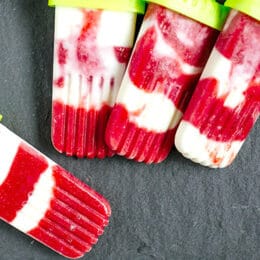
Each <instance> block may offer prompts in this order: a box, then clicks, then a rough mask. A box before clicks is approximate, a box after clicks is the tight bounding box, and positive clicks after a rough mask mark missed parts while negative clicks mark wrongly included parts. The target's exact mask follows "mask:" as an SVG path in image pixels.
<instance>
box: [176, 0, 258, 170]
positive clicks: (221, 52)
mask: <svg viewBox="0 0 260 260" xmlns="http://www.w3.org/2000/svg"><path fill="white" fill-rule="evenodd" d="M226 5H228V6H230V7H232V8H233V10H232V11H231V12H230V15H229V17H228V19H227V21H226V24H225V27H224V29H223V31H222V32H221V34H220V35H219V38H218V40H217V42H216V45H215V47H214V49H213V51H212V54H211V55H210V58H209V60H208V63H207V65H206V67H205V69H204V71H203V74H202V76H201V78H200V81H199V82H198V85H197V87H196V90H195V92H194V95H193V96H192V99H191V102H190V104H189V106H188V108H187V110H186V112H185V114H184V117H183V120H182V122H181V123H180V126H179V128H178V130H177V134H176V138H175V143H176V147H177V149H178V150H179V151H180V152H181V153H182V154H183V155H184V156H186V157H187V158H190V159H191V160H193V161H195V162H198V163H200V164H202V165H205V166H209V167H215V168H216V167H220V168H222V167H226V166H228V165H230V164H231V163H232V162H233V161H234V159H235V157H236V156H237V154H238V152H239V150H240V148H241V146H242V144H243V143H244V141H245V140H246V137H247V136H248V134H249V132H250V130H251V129H252V127H253V125H254V123H255V122H256V120H257V118H258V117H259V113H260V22H259V20H260V5H259V1H241V0H240V1H226Z"/></svg>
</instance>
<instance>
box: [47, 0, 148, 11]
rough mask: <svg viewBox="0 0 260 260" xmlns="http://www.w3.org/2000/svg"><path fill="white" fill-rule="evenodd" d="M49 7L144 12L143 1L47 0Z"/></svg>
mask: <svg viewBox="0 0 260 260" xmlns="http://www.w3.org/2000/svg"><path fill="white" fill-rule="evenodd" d="M49 6H52V7H53V6H66V7H82V8H90V9H92V8H94V9H107V10H114V11H124V12H133V13H141V14H143V13H144V11H145V1H144V0H49Z"/></svg>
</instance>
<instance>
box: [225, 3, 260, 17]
mask: <svg viewBox="0 0 260 260" xmlns="http://www.w3.org/2000/svg"><path fill="white" fill-rule="evenodd" d="M225 5H226V6H228V7H231V8H233V9H236V10H238V11H241V12H242V13H246V14H247V15H249V16H251V17H253V18H255V19H256V20H258V21H260V1H259V0H235V1H234V0H227V1H226V2H225Z"/></svg>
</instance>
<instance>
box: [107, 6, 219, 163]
mask: <svg viewBox="0 0 260 260" xmlns="http://www.w3.org/2000/svg"><path fill="white" fill-rule="evenodd" d="M150 2H160V1H150ZM161 2H167V3H169V2H170V1H161ZM209 2H210V3H209V4H210V6H211V5H212V6H213V7H214V6H215V5H217V8H219V6H218V4H217V3H215V2H214V4H212V1H209ZM203 3H205V1H203ZM203 3H202V4H201V3H197V4H198V6H196V5H195V7H194V5H191V3H190V2H187V1H176V6H175V7H173V8H166V7H163V6H160V5H158V4H153V3H149V5H148V9H147V12H146V15H145V18H144V21H143V24H142V27H141V31H140V33H139V37H138V39H137V42H136V44H135V47H134V50H133V54H132V56H131V59H130V61H129V66H128V68H127V72H126V74H125V76H124V78H123V82H122V84H121V87H120V90H119V94H118V97H117V100H116V104H115V106H114V108H113V110H112V113H111V116H110V118H109V121H108V126H107V130H106V142H107V144H108V146H109V147H110V148H111V149H112V150H114V151H116V153H117V154H119V155H123V156H125V157H127V158H129V159H135V160H137V161H140V162H146V163H158V162H161V161H162V160H164V159H165V158H166V157H167V156H168V154H169V152H170V150H171V148H172V146H173V143H174V135H175V131H176V127H177V125H178V123H179V121H180V119H181V117H182V115H183V112H184V110H185V108H186V106H187V103H188V101H189V98H190V97H191V94H192V92H193V88H194V86H195V84H196V83H197V81H198V79H199V77H200V75H201V72H202V69H203V67H204V65H205V63H206V61H207V58H208V56H209V54H210V51H211V49H212V48H213V46H214V43H215V41H216V38H217V36H218V30H216V29H214V28H211V27H210V26H208V25H206V24H204V23H201V22H199V21H197V20H194V19H192V18H190V17H188V16H186V15H183V14H181V13H179V12H176V11H174V10H175V8H176V9H177V10H178V9H179V6H178V4H180V5H181V4H182V6H183V12H184V13H186V12H189V11H190V9H192V8H194V9H195V8H196V10H195V11H196V12H197V9H198V8H201V10H202V9H203V8H204V9H203V10H205V8H206V10H207V6H205V5H204V4H203ZM171 4H172V5H174V1H171ZM200 4H201V5H202V6H200ZM165 5H166V6H167V4H165ZM185 8H186V9H185ZM189 8H190V9H189ZM201 10H200V11H201ZM217 19H220V17H217Z"/></svg>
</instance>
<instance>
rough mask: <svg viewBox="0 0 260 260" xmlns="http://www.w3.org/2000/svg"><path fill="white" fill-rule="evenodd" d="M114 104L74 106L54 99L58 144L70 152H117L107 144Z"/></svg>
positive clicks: (54, 129) (54, 137)
mask: <svg viewBox="0 0 260 260" xmlns="http://www.w3.org/2000/svg"><path fill="white" fill-rule="evenodd" d="M110 112H111V107H109V106H107V105H103V107H102V108H101V109H100V110H95V109H94V108H93V109H91V110H89V111H87V110H85V109H84V108H73V107H72V106H68V105H64V104H62V103H61V102H57V101H56V102H54V103H53V112H52V113H53V117H52V142H53V145H54V146H55V148H56V149H57V150H58V151H60V152H64V153H66V154H67V155H70V156H77V157H80V158H82V157H88V158H94V157H98V158H104V157H106V156H112V155H113V152H112V151H111V150H110V149H109V148H108V147H107V145H106V144H105V141H104V138H105V128H106V124H107V120H108V117H109V115H110Z"/></svg>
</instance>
